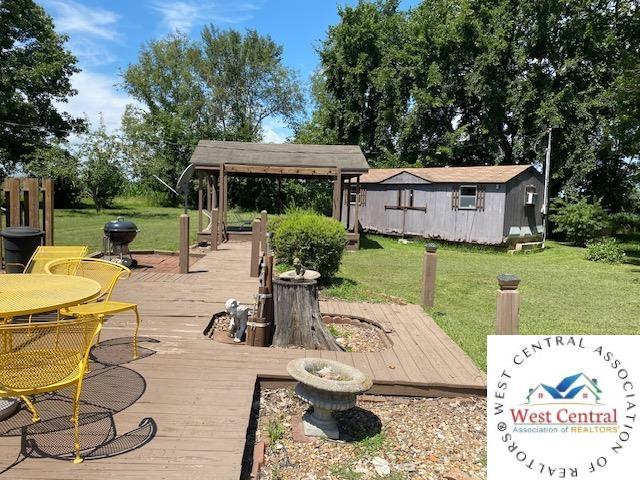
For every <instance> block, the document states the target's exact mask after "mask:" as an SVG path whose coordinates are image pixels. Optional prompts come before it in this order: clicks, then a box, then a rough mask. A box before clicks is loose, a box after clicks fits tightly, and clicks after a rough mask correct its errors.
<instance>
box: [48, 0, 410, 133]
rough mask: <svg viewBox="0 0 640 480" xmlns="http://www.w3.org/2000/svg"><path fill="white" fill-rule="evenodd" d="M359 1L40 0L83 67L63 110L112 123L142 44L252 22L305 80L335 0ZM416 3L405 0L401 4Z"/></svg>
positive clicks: (333, 19)
mask: <svg viewBox="0 0 640 480" xmlns="http://www.w3.org/2000/svg"><path fill="white" fill-rule="evenodd" d="M356 1H357V0H341V1H338V2H336V1H334V0H226V1H215V0H214V1H211V0H209V1H206V0H110V1H97V0H39V3H40V4H41V5H42V6H43V7H44V8H45V10H46V11H47V13H49V15H51V16H52V17H53V19H54V22H55V25H56V29H57V30H58V31H60V32H63V33H66V34H67V35H69V43H68V47H69V48H70V49H71V50H72V51H73V53H74V54H75V55H76V56H77V57H78V61H79V66H80V68H82V72H81V73H79V74H77V75H76V76H74V78H73V85H74V87H75V88H76V89H77V90H78V95H77V96H75V97H73V98H72V99H71V100H70V102H69V104H68V105H66V106H65V109H66V110H67V111H69V112H70V113H72V114H74V115H81V116H84V115H85V114H86V116H87V117H88V118H89V120H90V121H91V122H97V121H98V118H99V114H100V113H102V114H103V115H104V119H105V122H106V124H107V126H108V127H109V128H110V129H115V128H117V127H118V125H119V123H120V116H121V115H122V112H123V111H124V108H125V106H126V105H127V104H128V103H131V102H132V99H130V98H128V97H127V95H126V94H125V93H124V92H123V91H122V90H121V89H120V88H118V86H117V84H118V83H119V82H120V77H119V74H120V72H121V71H122V70H123V69H124V68H125V67H126V66H127V65H128V64H129V63H133V62H135V61H136V58H137V55H138V52H139V50H140V47H141V46H142V45H143V44H144V43H145V42H148V41H149V40H153V39H157V38H160V37H162V36H164V35H166V34H167V33H169V32H172V31H175V30H176V29H179V30H181V31H184V32H187V33H189V34H190V35H191V36H192V37H194V38H197V37H198V36H199V32H200V30H201V27H202V26H203V25H205V24H208V23H213V24H214V25H216V26H218V27H219V28H223V29H227V28H234V29H238V30H245V29H247V28H254V29H256V30H257V31H258V32H260V33H261V34H268V35H270V36H271V37H272V38H273V39H274V41H275V42H277V43H278V44H280V45H283V46H284V62H285V64H286V65H287V66H289V67H291V68H293V69H295V70H296V71H297V72H298V74H299V76H300V78H301V80H302V81H303V82H304V83H305V85H306V84H307V83H308V79H309V76H310V75H311V73H312V72H313V71H314V70H315V68H316V67H317V64H318V58H317V54H316V52H315V50H314V47H315V46H316V45H318V43H319V41H320V40H322V39H323V38H324V37H325V34H326V31H327V28H328V27H329V26H330V25H333V24H335V23H337V22H338V5H345V4H354V3H356ZM415 3H417V2H416V1H415V0H404V1H403V2H402V5H403V6H404V7H406V6H409V5H411V4H415ZM289 134H290V132H289V130H288V129H287V128H286V126H284V125H283V124H282V122H280V121H279V120H278V119H277V118H270V119H267V121H266V122H265V124H264V135H265V141H273V142H281V141H283V140H284V139H285V138H286V137H287V136H288V135H289Z"/></svg>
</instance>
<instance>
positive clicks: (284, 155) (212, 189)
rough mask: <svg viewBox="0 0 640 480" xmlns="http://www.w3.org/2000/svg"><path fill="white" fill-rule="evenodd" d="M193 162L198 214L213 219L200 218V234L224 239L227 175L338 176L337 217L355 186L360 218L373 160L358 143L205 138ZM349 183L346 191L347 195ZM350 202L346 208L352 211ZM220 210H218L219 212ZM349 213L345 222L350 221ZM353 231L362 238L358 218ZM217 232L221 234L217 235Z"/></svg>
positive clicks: (351, 233) (351, 239)
mask: <svg viewBox="0 0 640 480" xmlns="http://www.w3.org/2000/svg"><path fill="white" fill-rule="evenodd" d="M191 163H192V164H193V165H194V170H195V171H194V174H195V176H196V177H197V178H198V209H199V218H200V219H202V218H203V214H205V212H206V216H207V217H209V218H210V219H211V221H210V222H209V225H208V226H206V227H204V228H203V222H202V221H201V220H200V221H199V222H198V225H199V227H198V230H199V232H198V234H199V235H198V237H199V238H200V239H203V238H208V239H210V241H211V242H213V241H216V242H218V243H219V242H220V241H221V239H222V238H226V234H227V225H228V222H227V211H228V179H229V177H230V176H243V177H272V178H298V179H327V180H330V181H333V218H335V219H336V220H343V216H342V206H343V204H344V203H346V204H347V206H348V205H349V203H350V202H351V199H350V192H351V193H353V192H355V199H356V200H355V202H351V203H352V204H355V206H354V209H355V212H354V217H355V219H356V220H357V218H358V205H359V203H360V201H359V199H360V180H359V179H360V175H362V174H364V173H367V172H368V170H369V164H368V163H367V160H366V159H365V157H364V155H363V154H362V151H361V150H360V147H359V146H357V145H306V144H293V143H285V144H266V143H249V142H226V141H214V140H200V142H198V146H197V147H196V149H195V151H194V152H193V155H192V156H191ZM345 189H346V195H345ZM349 210H350V209H349V208H347V209H346V212H347V216H348V212H349ZM216 213H217V214H216ZM349 223H350V222H349V219H348V218H347V221H346V225H349ZM353 224H354V227H353V228H352V229H351V231H349V232H348V238H349V243H350V244H351V245H352V246H353V247H355V248H357V247H358V244H359V238H360V235H359V231H358V222H357V221H355V222H353ZM213 232H218V235H216V236H217V239H215V240H214V239H213V236H214V233H213Z"/></svg>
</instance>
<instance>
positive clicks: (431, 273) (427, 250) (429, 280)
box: [421, 243, 438, 307]
mask: <svg viewBox="0 0 640 480" xmlns="http://www.w3.org/2000/svg"><path fill="white" fill-rule="evenodd" d="M437 249H438V246H437V245H436V244H435V243H427V244H426V245H425V246H424V260H423V264H422V297H421V298H422V306H423V307H433V305H434V302H435V296H436V266H437V263H438V254H437V253H436V250H437Z"/></svg>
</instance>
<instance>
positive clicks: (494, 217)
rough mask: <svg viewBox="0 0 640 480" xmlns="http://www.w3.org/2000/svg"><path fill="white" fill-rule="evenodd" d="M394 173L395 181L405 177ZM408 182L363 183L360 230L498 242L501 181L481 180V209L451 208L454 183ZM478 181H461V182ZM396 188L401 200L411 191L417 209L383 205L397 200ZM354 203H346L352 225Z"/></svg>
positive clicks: (500, 238)
mask: <svg viewBox="0 0 640 480" xmlns="http://www.w3.org/2000/svg"><path fill="white" fill-rule="evenodd" d="M398 177H400V175H398V176H397V177H394V178H393V179H389V180H394V179H396V181H401V180H408V179H401V178H398ZM410 177H412V183H400V184H394V182H389V181H387V182H385V183H384V184H383V183H379V184H366V185H363V186H362V187H363V188H364V189H366V190H367V192H366V203H365V205H361V206H360V213H359V217H360V224H361V226H362V228H363V229H364V230H368V231H372V232H378V233H385V234H395V235H403V234H404V235H417V236H423V237H429V238H436V239H437V238H441V239H444V240H448V241H455V242H469V243H486V244H498V243H502V242H503V240H504V237H503V227H504V211H505V192H506V188H505V185H504V184H491V183H490V184H483V185H484V187H485V189H486V190H485V191H486V193H485V208H484V210H454V209H452V208H451V196H452V189H453V186H454V184H451V183H438V184H429V183H428V182H426V181H424V180H422V181H421V182H416V183H414V182H415V180H413V178H416V177H414V176H412V175H410ZM467 184H468V185H479V184H474V183H465V185H467ZM398 190H400V191H401V192H402V195H403V202H402V203H403V204H408V200H407V199H408V195H409V193H408V192H409V190H413V191H414V200H413V205H414V206H415V207H423V206H425V205H426V207H427V211H426V212H424V211H420V210H395V209H385V206H388V205H391V206H395V205H397V204H398ZM353 209H354V207H353V206H350V213H349V220H350V221H349V227H350V228H351V227H353V222H354V218H353V217H354V210H353ZM346 212H347V208H346V205H345V206H344V208H343V217H342V220H343V222H346V218H347V217H346Z"/></svg>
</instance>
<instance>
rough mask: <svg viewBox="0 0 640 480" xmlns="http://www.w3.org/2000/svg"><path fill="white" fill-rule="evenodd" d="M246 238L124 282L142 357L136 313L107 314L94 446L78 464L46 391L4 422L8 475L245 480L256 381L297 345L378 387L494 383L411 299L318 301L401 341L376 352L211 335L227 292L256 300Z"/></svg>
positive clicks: (274, 375) (89, 383)
mask: <svg viewBox="0 0 640 480" xmlns="http://www.w3.org/2000/svg"><path fill="white" fill-rule="evenodd" d="M249 247H250V246H249V245H248V244H247V243H229V244H226V245H224V246H223V247H222V249H221V250H219V251H217V252H211V253H210V254H208V255H207V256H206V257H204V258H202V259H200V260H198V262H197V263H196V264H195V265H194V269H195V270H196V272H194V273H191V274H188V275H180V274H172V273H162V272H158V273H151V272H149V271H147V272H142V273H134V275H133V276H132V278H131V279H130V280H128V281H126V282H123V283H122V284H121V285H120V286H119V287H118V290H117V291H116V293H115V294H114V298H117V299H122V300H128V301H135V302H137V303H138V304H139V308H140V312H141V315H142V318H143V326H142V328H141V332H140V335H141V336H142V339H141V340H142V342H141V346H142V347H143V350H142V358H141V359H139V360H137V361H135V362H130V360H131V345H130V343H129V342H130V335H131V332H132V329H133V322H132V319H131V318H129V317H128V316H127V315H121V316H116V317H114V318H112V319H110V320H108V322H107V324H106V327H105V333H104V335H103V337H102V339H101V343H100V345H98V346H97V347H96V348H95V349H94V356H95V358H96V360H97V361H98V362H96V363H93V364H92V371H91V373H90V374H89V375H88V376H87V378H86V380H85V387H84V390H83V397H82V401H83V404H82V406H81V418H82V423H83V425H82V427H81V432H82V437H81V439H82V442H83V445H84V447H87V448H94V450H93V451H92V452H89V453H87V454H86V460H85V462H84V463H83V464H81V465H74V464H73V463H72V462H71V461H68V460H66V458H67V456H68V453H69V446H70V445H71V444H72V438H71V434H72V431H71V430H70V429H69V426H70V425H69V423H68V415H69V414H70V405H69V403H68V395H69V393H68V392H63V394H61V395H54V396H49V397H46V398H43V399H40V400H39V402H38V403H37V406H38V407H39V409H40V413H41V415H42V417H43V420H42V422H40V423H39V424H35V425H32V424H31V422H30V417H29V416H28V415H27V414H26V412H24V411H22V412H20V413H19V414H17V415H15V416H14V417H12V418H11V419H8V420H6V421H4V422H0V433H1V436H0V472H2V473H1V474H0V476H1V477H2V478H16V479H18V478H19V479H25V478H29V479H44V478H47V479H54V478H56V479H57V478H66V479H85V478H92V479H93V478H100V479H102V478H118V479H133V478H139V479H143V478H144V479H146V478H154V479H157V478H211V479H216V480H218V479H219V480H226V479H234V480H237V479H238V478H240V476H241V470H242V457H243V451H244V449H245V447H246V445H245V443H246V441H245V439H246V433H247V429H248V426H249V419H250V411H251V407H252V403H253V395H254V389H255V385H256V382H257V381H261V382H266V383H269V384H274V383H275V384H280V383H282V382H287V381H290V379H289V377H288V376H287V374H286V369H285V366H286V364H287V362H288V361H289V360H290V359H292V358H296V357H298V356H300V355H306V356H317V355H319V356H321V357H325V358H332V359H337V360H339V361H342V362H345V363H349V364H352V365H354V366H356V367H357V368H360V369H361V370H363V371H365V372H366V373H368V374H369V375H371V376H372V377H373V378H374V391H375V392H377V393H386V394H398V395H428V396H430V395H458V394H484V393H485V392H486V378H485V376H484V374H483V373H482V372H481V371H480V370H479V369H478V368H476V367H475V365H474V364H473V363H472V362H471V360H470V359H469V358H468V357H467V356H466V355H465V354H464V353H463V352H462V350H461V349H460V348H459V347H458V346H457V345H456V344H455V343H454V342H453V341H451V339H449V337H447V336H446V335H445V334H444V333H443V332H442V330H440V328H438V326H437V325H436V324H435V323H434V322H433V320H432V319H431V318H429V317H428V316H427V315H425V313H424V312H423V310H422V309H421V308H420V307H418V306H414V305H407V306H399V305H377V304H356V303H346V302H334V301H326V302H323V303H322V305H321V309H322V311H323V312H324V313H334V314H343V315H350V316H357V317H364V318H368V319H370V320H372V321H375V322H378V323H379V324H380V325H381V326H382V327H383V328H384V329H385V330H387V331H388V333H387V335H388V337H389V339H390V340H391V342H392V343H393V345H392V347H391V348H389V349H388V350H385V351H383V352H379V353H349V352H315V351H304V350H284V349H274V348H251V347H245V346H238V345H226V344H221V343H218V342H214V341H212V340H209V339H207V338H205V337H204V336H203V335H202V330H203V329H204V327H205V325H206V323H207V322H208V320H209V318H210V316H211V314H212V313H214V312H217V311H220V310H222V309H223V307H224V301H225V300H226V299H227V298H229V297H235V298H237V299H238V300H239V301H241V302H248V303H251V302H252V296H253V294H254V292H255V290H256V282H255V279H250V278H249V277H248V272H249V254H248V252H249ZM249 447H250V446H249ZM34 457H35V458H34Z"/></svg>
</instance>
